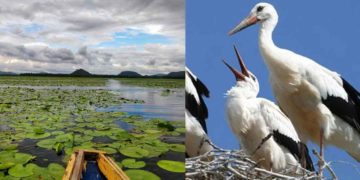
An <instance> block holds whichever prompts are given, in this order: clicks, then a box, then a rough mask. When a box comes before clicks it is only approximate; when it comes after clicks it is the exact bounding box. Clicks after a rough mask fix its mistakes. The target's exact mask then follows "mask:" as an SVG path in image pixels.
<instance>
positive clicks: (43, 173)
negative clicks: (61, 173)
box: [23, 163, 54, 180]
mask: <svg viewBox="0 0 360 180" xmlns="http://www.w3.org/2000/svg"><path fill="white" fill-rule="evenodd" d="M26 166H27V167H29V168H31V169H32V172H33V175H32V176H29V177H26V178H23V179H24V180H27V179H29V180H40V179H44V180H45V179H54V178H53V177H52V176H51V174H50V172H49V170H48V169H47V168H43V167H39V166H38V165H36V164H33V163H30V164H27V165H26Z"/></svg>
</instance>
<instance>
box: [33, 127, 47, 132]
mask: <svg viewBox="0 0 360 180" xmlns="http://www.w3.org/2000/svg"><path fill="white" fill-rule="evenodd" d="M33 131H34V133H35V134H44V133H45V129H44V128H42V127H35V128H34V129H33Z"/></svg>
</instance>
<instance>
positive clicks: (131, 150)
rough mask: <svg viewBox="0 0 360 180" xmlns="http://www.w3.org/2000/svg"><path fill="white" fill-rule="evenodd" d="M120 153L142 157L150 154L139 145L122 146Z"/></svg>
mask: <svg viewBox="0 0 360 180" xmlns="http://www.w3.org/2000/svg"><path fill="white" fill-rule="evenodd" d="M120 153H121V154H123V155H125V156H129V157H133V158H142V157H146V156H148V155H149V151H147V150H145V149H142V148H139V147H126V148H121V149H120Z"/></svg>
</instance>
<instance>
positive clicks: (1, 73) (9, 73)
mask: <svg viewBox="0 0 360 180" xmlns="http://www.w3.org/2000/svg"><path fill="white" fill-rule="evenodd" d="M1 75H2V76H11V75H17V74H16V73H13V72H5V71H0V76H1Z"/></svg>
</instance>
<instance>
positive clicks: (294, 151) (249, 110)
mask: <svg viewBox="0 0 360 180" xmlns="http://www.w3.org/2000/svg"><path fill="white" fill-rule="evenodd" d="M234 49H235V52H236V55H237V58H238V60H239V64H240V67H241V70H242V73H241V72H239V71H237V70H236V69H235V68H233V67H231V66H230V65H229V64H227V63H226V62H225V60H224V63H225V65H226V66H228V67H229V69H230V70H231V71H232V72H233V74H234V75H235V78H236V84H235V86H233V87H232V88H231V89H230V90H229V91H228V92H227V93H226V95H227V102H226V113H227V117H228V122H229V125H230V127H231V128H232V131H233V133H234V134H235V135H236V137H237V138H238V140H239V141H240V143H241V145H242V147H243V148H244V149H245V151H246V152H247V153H248V154H249V155H251V156H252V158H253V159H254V160H255V161H260V163H259V164H260V165H261V166H262V167H264V168H265V169H268V170H272V171H276V172H278V171H281V170H284V169H296V167H298V166H299V165H301V166H302V167H303V168H306V169H308V170H310V171H314V166H313V163H312V161H311V158H310V156H309V153H308V149H307V147H306V145H305V144H303V143H302V142H301V141H300V140H299V137H298V135H297V133H296V131H295V128H294V127H293V125H292V124H291V121H290V120H289V119H288V118H287V116H286V115H285V114H283V112H282V111H281V110H280V109H279V107H278V106H276V105H275V104H274V103H273V102H271V101H269V100H267V99H264V98H258V97H257V95H258V93H259V83H258V81H257V79H256V77H255V76H254V75H253V74H252V73H251V72H250V71H249V70H248V69H247V68H246V66H245V64H244V62H243V61H242V59H241V57H240V55H239V53H238V51H237V49H236V48H235V46H234ZM262 159H263V160H262Z"/></svg>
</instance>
